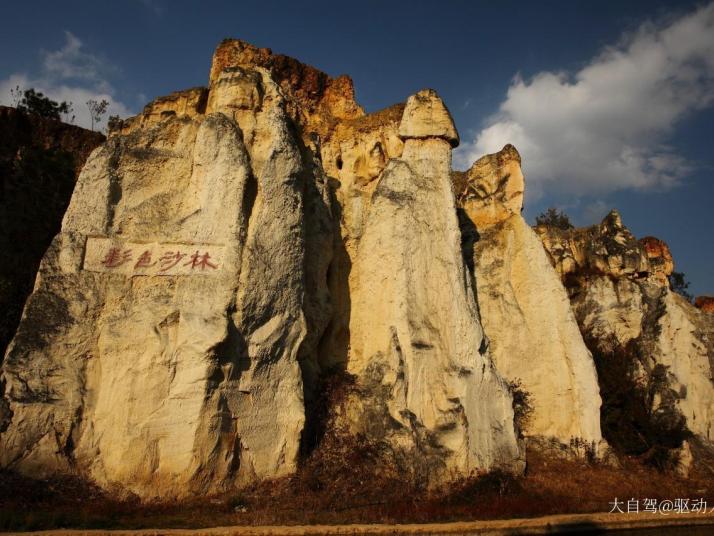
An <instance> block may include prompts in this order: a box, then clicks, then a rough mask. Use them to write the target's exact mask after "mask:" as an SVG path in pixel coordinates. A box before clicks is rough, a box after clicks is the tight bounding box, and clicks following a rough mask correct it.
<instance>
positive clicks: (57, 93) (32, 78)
mask: <svg viewBox="0 0 714 536" xmlns="http://www.w3.org/2000/svg"><path fill="white" fill-rule="evenodd" d="M41 58H42V62H41V66H40V69H39V72H38V73H37V74H28V73H14V74H11V75H10V76H9V77H8V78H6V79H4V80H0V104H4V105H14V104H15V103H14V102H12V99H11V94H10V90H11V89H14V88H15V87H16V86H20V88H21V89H27V88H34V89H35V90H36V91H40V92H42V93H44V94H45V95H46V96H48V97H50V98H51V99H52V100H55V101H57V102H61V101H69V102H72V103H73V108H74V111H73V112H72V114H71V115H74V116H75V120H74V123H75V124H77V125H80V126H83V127H85V128H89V127H90V125H91V118H90V114H89V110H88V109H87V106H86V102H87V101H88V100H90V99H94V100H96V101H101V100H102V99H105V100H107V101H108V102H109V107H108V110H107V114H106V116H105V118H104V120H103V121H102V122H101V123H100V125H99V128H102V127H103V126H105V125H106V117H108V116H109V115H119V116H121V117H127V116H129V115H132V113H133V112H132V111H131V109H130V108H129V107H128V106H126V105H125V104H124V103H122V102H121V101H120V100H118V99H117V97H116V95H115V90H114V88H113V87H112V85H111V83H110V82H109V77H110V76H112V75H113V74H115V73H116V72H117V69H116V67H114V66H112V65H111V64H110V63H109V62H107V61H106V60H104V59H102V58H100V57H98V56H96V55H95V54H91V53H89V52H87V51H86V49H85V48H84V45H83V44H82V42H81V41H80V40H79V39H78V38H77V37H76V36H75V35H74V34H72V33H71V32H65V44H64V45H63V46H62V47H61V48H60V49H59V50H55V51H49V52H41ZM65 119H70V118H69V117H67V118H65ZM96 128H97V127H96V126H95V129H96Z"/></svg>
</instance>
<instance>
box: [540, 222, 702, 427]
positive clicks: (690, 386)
mask: <svg viewBox="0 0 714 536" xmlns="http://www.w3.org/2000/svg"><path fill="white" fill-rule="evenodd" d="M536 231H537V232H538V234H539V235H540V237H541V239H542V240H543V243H544V245H545V246H546V249H547V250H548V253H549V254H550V256H551V258H552V262H553V265H554V266H555V268H556V270H558V272H559V273H560V275H561V276H562V278H563V280H564V282H565V284H566V286H567V288H568V291H569V295H570V300H571V303H572V306H573V310H574V312H575V316H576V318H577V320H578V324H579V325H580V328H581V330H582V332H583V334H584V335H585V336H586V338H587V339H588V340H590V341H592V344H593V345H594V346H595V347H596V348H597V349H598V350H599V351H601V352H606V353H607V352H613V351H616V350H618V349H622V348H627V347H628V345H630V346H629V348H633V350H631V351H630V352H629V355H636V356H639V357H638V358H637V359H638V363H636V364H635V368H636V369H637V370H638V372H637V377H638V378H639V380H638V381H640V382H641V383H643V384H650V385H651V384H652V383H653V378H654V377H653V374H661V375H662V376H663V378H664V380H665V381H664V382H663V383H664V385H663V386H662V388H661V389H660V390H659V391H658V394H657V396H655V397H654V399H653V402H652V403H653V407H652V410H653V411H655V412H656V411H661V412H669V413H671V414H673V415H674V414H675V413H679V414H681V415H682V416H683V417H684V418H686V424H687V427H688V428H689V430H691V431H692V432H694V433H695V434H698V435H700V436H701V437H703V438H704V439H707V440H711V439H713V436H712V433H713V431H712V418H714V384H713V383H712V368H711V367H712V362H713V361H714V339H712V333H713V332H714V322H713V321H712V320H711V317H708V315H706V314H705V313H703V312H702V311H700V310H698V309H696V308H695V307H694V306H693V305H692V304H691V303H689V302H688V301H687V300H685V299H684V298H682V297H681V296H679V295H677V294H675V293H673V292H672V291H671V290H670V288H669V283H668V280H667V276H668V275H670V274H671V273H672V271H673V269H674V263H673V261H672V256H671V254H670V252H669V248H668V247H667V245H666V244H665V243H664V242H662V241H660V240H658V239H655V238H652V237H647V238H645V239H642V240H640V241H637V239H636V238H635V237H634V236H633V235H632V233H630V231H629V230H628V229H627V228H626V227H625V226H624V225H623V223H622V219H621V217H620V215H619V214H618V213H617V212H616V211H612V212H611V213H610V214H608V216H606V217H605V219H604V220H603V222H602V223H600V224H599V225H594V226H592V227H588V228H583V229H572V230H558V229H554V228H549V227H544V226H541V227H538V228H537V229H536ZM636 379H637V378H636Z"/></svg>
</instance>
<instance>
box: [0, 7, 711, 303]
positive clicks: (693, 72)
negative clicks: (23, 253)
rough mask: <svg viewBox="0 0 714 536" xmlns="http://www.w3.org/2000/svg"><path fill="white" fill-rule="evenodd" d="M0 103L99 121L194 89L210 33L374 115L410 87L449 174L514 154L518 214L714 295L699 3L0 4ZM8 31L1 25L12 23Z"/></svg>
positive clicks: (706, 86)
mask: <svg viewBox="0 0 714 536" xmlns="http://www.w3.org/2000/svg"><path fill="white" fill-rule="evenodd" d="M2 12H3V20H4V24H3V32H2V33H0V45H1V47H0V102H3V103H7V102H8V101H9V99H10V95H9V88H10V87H14V86H15V85H17V84H20V85H23V86H25V87H27V86H34V87H38V88H40V89H44V90H45V91H46V92H47V93H48V94H50V95H51V96H53V97H54V98H57V99H69V100H72V101H73V102H74V103H75V113H76V115H77V122H79V123H80V124H81V123H84V122H85V121H86V117H87V116H86V111H85V110H84V109H83V108H84V105H83V104H82V103H84V102H85V101H86V100H87V99H88V98H91V97H97V96H99V97H104V98H107V99H108V100H110V101H111V103H112V105H111V108H110V111H109V113H118V114H121V115H127V114H132V113H136V112H138V111H139V110H140V109H141V107H142V106H143V105H144V104H145V103H146V102H147V101H148V100H150V99H152V98H154V97H156V96H159V95H164V94H167V93H169V92H171V91H174V90H177V89H183V88H187V87H192V86H197V85H205V84H206V81H207V77H208V70H209V67H210V58H211V54H212V52H213V49H214V48H215V46H216V45H217V43H218V42H219V41H220V40H221V39H222V38H224V37H238V38H241V39H245V40H247V41H250V42H252V43H254V44H256V45H259V46H266V47H270V48H272V49H273V50H274V51H276V52H281V53H285V54H288V55H291V56H294V57H296V58H298V59H300V60H302V61H304V62H306V63H309V64H312V65H315V66H316V67H318V68H320V69H322V70H324V71H326V72H328V73H329V74H331V75H338V74H342V73H346V74H349V75H350V76H351V77H352V78H353V80H354V81H355V86H356V90H357V98H358V100H359V102H360V103H361V104H362V105H363V106H364V107H365V108H366V109H367V111H374V110H378V109H380V108H383V107H385V106H388V105H390V104H393V103H395V102H398V101H402V100H404V99H405V98H406V97H407V96H408V95H410V94H411V93H414V92H416V91H417V90H419V89H421V88H424V87H432V88H434V89H436V90H437V91H438V92H439V94H440V95H441V96H442V98H443V99H444V101H445V102H446V103H447V105H448V106H449V108H450V110H451V112H452V114H453V115H454V119H455V121H456V125H457V127H458V129H459V132H460V134H461V138H462V147H461V148H460V149H459V150H458V151H457V152H456V153H455V165H457V166H459V167H462V168H463V167H465V166H468V165H469V164H470V162H471V161H472V160H473V159H475V158H477V157H478V156H479V155H480V154H482V153H483V152H484V151H491V150H494V149H496V148H498V147H499V146H500V145H502V143H503V142H505V141H510V142H513V143H514V144H515V145H516V147H518V148H519V150H520V151H521V153H522V155H523V159H524V161H523V169H524V173H525V175H526V181H527V197H526V217H527V218H528V219H529V220H531V221H532V219H533V218H534V216H535V215H536V214H538V213H539V212H540V211H542V210H543V209H544V208H546V207H547V206H550V205H555V206H558V207H561V208H563V209H565V210H566V212H568V213H569V214H570V215H571V217H572V218H573V219H574V220H575V222H576V223H578V224H581V225H584V224H589V223H593V222H595V221H597V220H599V219H600V218H601V217H602V216H604V214H605V213H606V212H607V211H608V210H609V209H610V208H612V207H616V208H618V210H620V212H621V213H622V216H623V219H624V222H625V224H626V225H628V226H629V227H630V228H631V229H632V231H633V232H634V233H635V234H636V235H637V236H645V235H655V236H657V237H659V238H662V239H664V240H665V241H667V242H668V244H669V245H670V247H671V249H672V251H673V254H674V257H675V262H676V264H677V270H679V271H683V272H685V273H686V275H687V277H688V279H689V280H690V281H691V283H692V287H691V289H692V290H693V291H694V293H696V294H713V295H714V269H713V268H712V267H713V266H714V248H713V247H712V246H713V245H714V240H712V236H713V235H714V214H712V210H711V208H712V205H713V202H714V195H713V194H714V182H713V179H714V150H712V149H713V147H712V143H713V142H712V140H714V121H713V120H714V106H713V104H714V4H711V3H708V2H689V1H686V0H685V1H678V2H664V1H657V0H650V1H629V2H621V1H619V2H614V1H604V0H601V1H598V2H582V1H581V2H579V1H573V0H571V1H562V2H558V1H550V2H546V1H543V2H538V3H536V2H506V1H502V2H498V3H496V2H466V1H463V2H461V1H452V2H442V3H441V4H439V5H437V3H435V2H421V1H414V2H396V1H395V2H377V1H360V2H350V3H348V2H344V3H341V4H340V3H339V2H335V1H334V0H333V1H331V2H294V1H293V2H270V1H264V2H254V1H253V2H242V1H233V2H227V1H224V2H220V1H203V2H183V1H173V2H169V1H168V0H143V1H141V0H130V1H122V2H117V1H115V2H110V1H108V0H95V1H94V2H80V1H64V2H33V3H27V4H23V3H20V2H14V3H8V4H7V5H5V6H3V8H2ZM9 21H12V22H9Z"/></svg>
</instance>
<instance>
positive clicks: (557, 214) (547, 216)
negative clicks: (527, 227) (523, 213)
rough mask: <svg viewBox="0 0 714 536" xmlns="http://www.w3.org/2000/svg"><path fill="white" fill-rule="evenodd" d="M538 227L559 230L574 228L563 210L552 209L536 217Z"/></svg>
mask: <svg viewBox="0 0 714 536" xmlns="http://www.w3.org/2000/svg"><path fill="white" fill-rule="evenodd" d="M536 225H545V226H547V227H555V228H557V229H563V230H568V229H572V228H573V224H572V223H570V218H569V217H568V215H567V214H566V213H565V212H563V211H562V210H558V209H556V208H553V207H550V208H549V209H548V210H546V211H545V212H541V213H540V214H539V215H538V216H536Z"/></svg>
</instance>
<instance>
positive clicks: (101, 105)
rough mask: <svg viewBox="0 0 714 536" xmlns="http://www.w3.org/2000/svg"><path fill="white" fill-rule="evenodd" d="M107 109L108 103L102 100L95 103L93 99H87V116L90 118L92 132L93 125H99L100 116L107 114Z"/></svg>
mask: <svg viewBox="0 0 714 536" xmlns="http://www.w3.org/2000/svg"><path fill="white" fill-rule="evenodd" d="M108 107H109V102H107V100H105V99H102V100H101V101H99V102H97V101H95V100H94V99H89V100H88V101H87V108H89V115H90V116H91V118H92V130H94V123H99V122H100V121H101V120H102V116H103V115H104V114H105V113H107V108H108Z"/></svg>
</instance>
